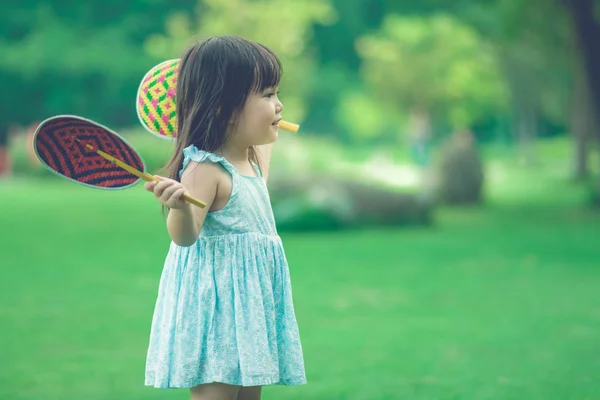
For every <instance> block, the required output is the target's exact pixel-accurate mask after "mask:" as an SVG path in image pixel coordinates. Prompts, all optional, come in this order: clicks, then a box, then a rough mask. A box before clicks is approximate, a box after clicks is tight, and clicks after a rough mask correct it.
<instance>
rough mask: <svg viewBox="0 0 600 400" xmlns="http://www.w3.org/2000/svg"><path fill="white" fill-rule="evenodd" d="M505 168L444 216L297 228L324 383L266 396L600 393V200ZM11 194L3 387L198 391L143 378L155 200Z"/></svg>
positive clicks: (155, 274) (308, 322)
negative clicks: (482, 196)
mask: <svg viewBox="0 0 600 400" xmlns="http://www.w3.org/2000/svg"><path fill="white" fill-rule="evenodd" d="M494 168H496V170H494V171H495V172H493V174H492V175H491V177H490V181H491V184H490V185H489V186H488V188H487V190H488V194H489V197H490V199H491V201H490V202H489V204H488V205H486V206H483V207H480V208H464V209H451V210H447V209H442V210H439V211H438V212H437V213H436V223H435V225H434V226H433V227H430V228H413V229H406V230H394V229H385V230H369V231H359V232H343V233H339V232H338V233H332V234H286V235H284V237H283V239H284V243H285V245H286V251H287V255H288V259H289V261H290V267H291V273H292V279H293V285H294V286H293V287H294V299H295V304H296V311H297V317H298V321H299V324H300V329H301V335H302V340H303V346H304V352H305V361H306V368H307V375H308V380H309V384H308V385H306V386H301V387H274V388H266V389H265V395H264V398H265V399H328V400H331V399H368V400H376V399H423V400H445V399H448V400H450V399H452V400H458V399H460V400H467V399H468V400H471V399H472V400H487V399H494V400H505V399H515V400H522V399H540V400H541V399H544V400H566V399H590V400H591V399H598V398H600V383H599V381H598V376H600V344H599V343H600V244H599V238H600V214H598V213H597V212H594V211H592V210H589V209H587V208H586V207H585V206H584V200H585V198H584V191H583V190H582V189H581V188H580V187H578V186H572V185H571V184H569V183H565V182H564V180H562V179H560V177H558V176H555V175H552V174H550V173H549V174H546V175H544V176H543V177H542V176H540V175H539V173H535V172H531V171H527V170H523V169H520V168H519V167H507V166H506V165H504V164H503V165H499V166H496V167H493V168H492V170H493V169H494ZM563 171H564V169H563ZM0 198H2V208H1V209H0V227H1V229H2V233H1V235H2V241H1V242H0V248H1V249H2V250H1V252H0V254H1V258H0V264H1V265H2V271H3V279H2V280H0V293H2V301H1V302H0V325H1V326H2V334H1V335H0V359H1V360H2V363H1V364H0V399H10V400H20V399H22V400H30V399H31V400H33V399H39V398H44V399H61V400H71V399H73V400H75V399H86V400H95V399H98V400H100V399H103V400H104V399H187V398H188V394H187V392H186V391H185V390H180V391H176V390H172V391H164V390H159V389H153V388H146V387H144V386H143V373H144V361H145V352H146V346H147V342H148V333H149V328H150V319H151V316H152V310H153V306H154V301H155V296H156V291H157V284H158V280H159V277H160V272H161V269H162V262H163V259H164V256H165V252H166V250H167V240H168V237H167V233H166V231H165V229H164V225H163V221H162V220H161V217H160V210H159V207H158V205H157V204H156V203H155V202H154V200H153V199H152V198H151V197H150V196H149V195H148V194H147V193H145V192H144V191H143V189H142V188H141V187H136V188H133V189H129V190H126V191H120V192H105V191H99V190H92V189H88V188H83V187H80V186H77V185H74V184H71V183H68V182H62V181H58V182H57V181H56V180H51V181H49V182H47V181H39V180H33V179H32V180H7V181H3V182H0Z"/></svg>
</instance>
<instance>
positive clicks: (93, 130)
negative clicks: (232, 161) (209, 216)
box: [33, 115, 206, 208]
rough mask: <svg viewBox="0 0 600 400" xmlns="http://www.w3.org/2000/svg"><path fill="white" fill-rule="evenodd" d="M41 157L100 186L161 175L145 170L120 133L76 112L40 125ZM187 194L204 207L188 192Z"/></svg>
mask: <svg viewBox="0 0 600 400" xmlns="http://www.w3.org/2000/svg"><path fill="white" fill-rule="evenodd" d="M33 148H34V150H35V154H36V156H37V158H38V159H39V160H40V161H41V163H42V164H43V165H44V166H45V167H46V168H48V169H49V170H50V171H51V172H53V173H55V174H57V175H59V176H61V177H63V178H66V179H68V180H70V181H72V182H75V183H79V184H81V185H84V186H88V187H93V188H100V189H107V190H111V189H126V188H129V187H131V186H133V185H135V184H136V183H138V182H139V181H140V179H143V180H145V181H158V182H160V179H159V178H157V177H155V176H154V175H151V174H149V173H147V172H145V169H146V167H145V165H144V161H143V160H142V158H141V157H140V156H139V154H137V152H136V151H135V150H134V149H133V147H131V145H129V143H127V142H126V141H125V139H123V138H122V137H121V136H119V135H118V134H117V133H115V132H113V131H112V130H110V129H108V128H106V127H105V126H102V125H100V124H98V123H96V122H94V121H91V120H89V119H85V118H82V117H78V116H75V115H59V116H56V117H52V118H49V119H47V120H45V121H43V122H42V123H40V125H39V126H38V128H37V129H36V131H35V134H34V136H33ZM183 198H184V199H185V200H186V201H188V202H189V203H191V204H194V205H196V206H198V207H202V208H204V207H205V206H206V204H205V203H203V202H201V201H200V200H198V199H195V198H193V197H192V196H190V195H189V194H188V193H185V194H184V195H183Z"/></svg>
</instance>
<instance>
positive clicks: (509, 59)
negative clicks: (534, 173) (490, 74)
mask: <svg viewBox="0 0 600 400" xmlns="http://www.w3.org/2000/svg"><path fill="white" fill-rule="evenodd" d="M522 52H523V49H521V48H519V47H518V46H516V47H513V48H504V49H501V50H500V57H499V59H500V60H501V62H502V67H503V70H504V75H505V76H506V80H507V82H508V84H509V88H510V92H511V97H512V104H513V112H512V119H513V124H512V125H513V128H512V130H513V132H514V134H515V138H516V141H517V151H518V154H519V158H520V159H521V161H522V162H523V163H524V164H534V163H535V161H536V155H535V149H534V145H535V141H536V139H537V137H538V133H539V132H538V131H539V124H538V118H539V107H540V99H539V90H538V86H539V85H538V82H537V79H536V76H535V72H534V71H533V70H532V69H531V67H530V66H528V65H527V63H526V62H525V61H524V60H523V57H524V56H523V54H522Z"/></svg>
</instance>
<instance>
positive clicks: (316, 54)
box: [0, 0, 600, 400]
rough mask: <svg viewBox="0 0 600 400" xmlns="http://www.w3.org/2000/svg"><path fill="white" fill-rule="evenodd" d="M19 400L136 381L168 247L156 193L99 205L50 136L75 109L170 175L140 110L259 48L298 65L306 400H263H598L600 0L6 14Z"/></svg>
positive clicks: (4, 172) (2, 186) (2, 139)
mask: <svg viewBox="0 0 600 400" xmlns="http://www.w3.org/2000/svg"><path fill="white" fill-rule="evenodd" d="M2 6H3V7H2V13H1V14H0V54H2V56H1V57H0V88H2V93H4V95H3V98H2V100H1V102H0V176H1V178H0V204H2V207H0V235H1V240H0V249H1V252H0V265H1V266H2V271H3V277H2V279H0V326H2V329H1V330H0V399H7V400H9V399H10V400H13V399H34V398H47V399H76V398H77V399H79V398H86V399H90V400H91V399H114V398H130V399H159V398H160V399H184V398H188V396H189V395H188V393H187V392H186V391H185V390H180V391H178V390H173V391H162V390H158V389H152V388H146V387H144V386H143V374H144V362H145V351H146V346H147V342H148V334H149V329H150V321H151V317H152V311H153V306H154V301H155V298H156V293H157V285H158V280H159V278H160V273H161V269H162V264H163V261H164V256H165V254H166V251H167V248H168V242H169V238H168V235H167V232H166V229H165V227H164V220H163V219H162V217H161V214H160V207H159V205H158V203H156V201H155V200H154V199H153V198H152V197H151V196H148V194H147V193H146V192H145V191H144V190H143V189H142V188H141V185H140V186H138V187H135V188H131V189H128V190H123V191H117V192H114V191H102V190H94V189H90V188H85V187H83V186H79V185H76V184H74V183H71V182H68V181H66V180H63V179H61V178H58V177H56V176H55V175H53V174H51V173H50V172H48V171H47V170H46V169H45V168H44V167H43V166H42V165H41V164H40V163H39V161H38V160H37V158H36V156H35V154H34V152H33V149H32V146H31V140H32V136H33V133H34V131H35V128H36V126H37V125H38V124H39V122H40V121H42V120H44V119H46V118H48V117H51V116H54V115H59V114H75V115H79V116H82V117H85V118H89V119H92V120H94V121H96V122H98V123H101V124H103V125H105V126H108V127H110V128H111V129H113V130H115V131H117V132H118V133H119V134H121V135H122V136H124V137H125V138H126V140H127V141H128V142H129V143H131V144H132V145H133V147H134V148H135V149H136V150H137V151H138V152H139V153H140V155H141V156H142V157H143V158H144V160H145V162H146V166H147V169H148V170H149V171H150V172H157V171H159V169H160V168H161V167H162V166H163V165H164V163H165V162H166V161H167V160H168V158H169V156H170V155H171V153H172V151H173V148H174V145H173V143H172V142H170V141H166V140H163V139H160V138H158V137H156V136H153V135H151V134H150V133H148V132H146V131H144V130H143V129H142V127H141V125H140V123H139V121H138V119H137V115H136V110H135V96H136V92H137V89H138V86H139V84H140V82H141V79H142V77H143V76H144V75H145V73H146V72H147V71H148V70H149V69H150V68H152V67H153V66H154V65H156V64H158V63H160V62H162V61H164V60H167V59H172V58H178V57H180V55H181V52H182V50H183V49H184V48H185V47H186V46H188V45H189V44H191V43H193V42H194V41H197V40H200V39H202V38H204V37H206V36H211V35H240V36H244V37H246V38H249V39H253V40H256V41H259V42H261V43H263V44H265V45H267V46H269V47H271V48H272V49H273V50H274V51H275V52H276V53H277V54H278V55H279V57H280V58H281V60H282V62H283V65H284V78H283V81H282V84H281V86H280V90H281V93H280V98H281V100H282V101H283V103H284V104H285V111H284V115H285V119H286V120H287V121H290V122H295V123H299V124H300V125H301V128H300V133H299V134H297V135H294V134H291V133H287V132H284V131H282V132H281V133H280V139H279V141H278V142H277V144H276V147H275V152H274V156H273V157H274V158H273V161H272V167H271V171H272V172H271V178H270V179H269V186H270V192H271V200H272V203H273V207H274V212H275V215H276V218H277V223H278V227H279V230H280V233H281V235H282V237H283V240H284V244H285V246H286V252H287V256H288V259H289V262H290V268H291V273H292V282H293V287H294V299H295V304H296V314H297V318H298V321H299V324H300V330H301V335H302V340H303V346H304V351H305V361H306V368H307V375H308V379H309V384H308V385H306V386H301V387H293V388H282V387H272V388H271V387H270V388H266V389H265V390H264V398H267V399H274V398H277V399H406V398H410V399H428V400H433V399H477V400H479V399H556V400H558V399H560V400H563V399H600V383H598V380H597V377H598V375H599V374H600V270H599V267H600V244H599V238H600V146H599V143H600V128H599V127H600V124H599V120H600V117H599V116H600V1H598V0H531V1H528V2H523V1H518V0H454V1H441V0H419V1H417V0H303V1H292V0H170V1H160V0H128V1H115V0H104V1H95V0H93V1H73V0H70V1H69V0H62V1H61V0H52V1H33V0H5V1H4V2H3V3H2Z"/></svg>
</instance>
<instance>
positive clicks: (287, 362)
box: [145, 145, 306, 388]
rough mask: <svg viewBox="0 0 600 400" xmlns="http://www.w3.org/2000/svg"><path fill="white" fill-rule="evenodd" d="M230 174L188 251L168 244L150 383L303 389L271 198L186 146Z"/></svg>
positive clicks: (256, 180) (254, 179)
mask: <svg viewBox="0 0 600 400" xmlns="http://www.w3.org/2000/svg"><path fill="white" fill-rule="evenodd" d="M190 161H196V162H213V163H219V164H220V165H222V166H223V167H224V168H225V169H226V170H227V171H229V173H230V174H231V177H232V180H233V190H232V194H231V198H230V200H229V202H228V203H227V205H226V206H225V207H223V208H222V209H221V210H218V211H215V212H209V213H208V214H207V216H206V220H205V222H204V225H203V226H202V231H201V233H200V236H199V237H198V239H197V240H196V242H195V243H194V244H193V245H192V246H190V247H181V246H177V245H176V244H174V243H172V242H171V245H170V249H169V253H168V255H167V257H166V260H165V264H164V269H163V272H162V276H161V279H160V284H159V289H158V298H157V301H156V306H155V310H154V316H153V318H152V328H151V333H150V344H149V348H148V354H147V360H146V376H145V382H146V385H147V386H154V387H160V388H189V387H193V386H196V385H199V384H203V383H211V382H221V383H227V384H231V385H241V386H263V385H275V384H280V385H300V384H304V383H306V376H305V371H304V361H303V356H302V346H301V343H300V337H299V334H298V325H297V323H296V316H295V313H294V306H293V303H292V289H291V284H290V275H289V269H288V264H287V260H286V257H285V253H284V249H283V245H282V243H281V238H280V237H279V235H278V234H277V230H276V228H275V220H274V218H273V211H272V209H271V203H270V199H269V194H268V191H267V187H266V184H265V181H264V179H263V178H262V175H261V173H260V170H259V169H258V168H257V167H256V170H257V174H258V176H245V175H241V174H239V173H238V172H237V170H236V169H235V167H234V166H233V165H231V164H230V163H229V162H228V161H227V160H226V159H225V158H223V157H221V156H218V155H216V154H212V153H208V152H205V151H202V150H198V149H197V148H196V147H195V146H193V145H192V146H190V147H187V148H186V149H185V150H184V161H183V168H182V170H181V171H180V176H181V172H182V171H183V170H184V169H185V167H186V166H187V165H188V163H189V162H190Z"/></svg>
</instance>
